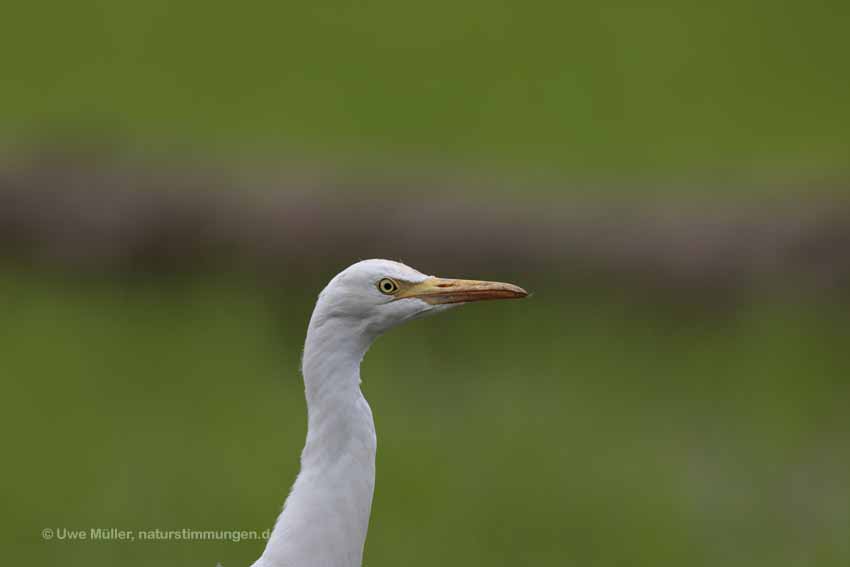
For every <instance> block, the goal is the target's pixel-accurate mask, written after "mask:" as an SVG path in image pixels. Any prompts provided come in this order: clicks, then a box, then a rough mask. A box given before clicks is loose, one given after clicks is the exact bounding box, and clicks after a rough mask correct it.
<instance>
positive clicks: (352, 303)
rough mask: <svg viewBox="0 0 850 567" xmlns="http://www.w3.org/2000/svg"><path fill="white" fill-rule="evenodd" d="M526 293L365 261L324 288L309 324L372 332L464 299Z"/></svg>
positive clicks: (385, 262)
mask: <svg viewBox="0 0 850 567" xmlns="http://www.w3.org/2000/svg"><path fill="white" fill-rule="evenodd" d="M526 295H528V293H527V292H526V291H525V290H524V289H522V288H520V287H517V286H515V285H512V284H508V283H501V282H486V281H477V280H458V279H446V278H437V277H434V276H427V275H425V274H423V273H421V272H418V271H417V270H414V269H413V268H411V267H409V266H405V265H404V264H401V263H399V262H393V261H390V260H363V261H362V262H358V263H356V264H354V265H352V266H349V267H348V268H346V269H345V270H343V271H342V272H340V273H339V274H337V275H336V277H334V278H333V279H332V280H331V281H330V283H329V284H328V285H327V287H325V289H324V290H323V291H322V293H321V294H320V295H319V300H318V302H317V303H316V310H315V311H314V314H313V319H314V321H313V323H316V324H321V323H323V322H328V321H334V322H335V323H337V324H338V325H341V326H348V327H350V328H353V329H356V330H358V331H360V332H362V333H364V334H366V335H370V336H372V337H374V336H377V335H378V334H380V333H382V332H384V331H386V330H388V329H390V328H392V327H394V326H396V325H398V324H400V323H403V322H405V321H408V320H410V319H413V318H415V317H419V316H422V315H425V314H429V313H438V312H440V311H444V310H446V309H448V308H450V307H453V306H456V305H460V304H462V303H468V302H471V301H481V300H487V299H516V298H520V297H525V296H526ZM317 318H318V320H317Z"/></svg>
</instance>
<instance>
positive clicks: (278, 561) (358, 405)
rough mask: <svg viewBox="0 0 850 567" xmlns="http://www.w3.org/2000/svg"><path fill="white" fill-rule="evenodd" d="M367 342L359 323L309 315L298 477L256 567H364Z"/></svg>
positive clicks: (369, 486)
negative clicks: (362, 378) (362, 388)
mask: <svg viewBox="0 0 850 567" xmlns="http://www.w3.org/2000/svg"><path fill="white" fill-rule="evenodd" d="M371 339H372V337H370V336H369V334H368V333H364V332H363V329H360V328H356V323H354V324H352V323H351V322H350V321H346V320H340V319H335V318H329V319H324V320H323V319H322V318H321V317H317V313H314V314H313V318H312V320H311V321H310V327H309V329H308V331H307V341H306V344H305V346H304V358H303V367H302V372H303V375H304V386H305V394H306V398H307V416H308V420H307V441H306V443H305V445H304V450H303V451H302V453H301V471H300V473H299V474H298V477H297V479H296V480H295V484H294V485H293V487H292V491H291V492H290V494H289V497H288V498H287V499H286V503H285V505H284V508H283V512H282V513H281V515H280V517H279V518H278V520H277V523H276V524H275V527H274V530H273V531H272V535H271V537H270V538H269V542H268V544H267V546H266V550H265V552H264V553H263V556H262V557H261V558H260V559H259V560H258V561H257V563H255V567H272V566H274V567H277V566H284V565H286V566H289V565H298V566H299V567H300V566H312V565H316V566H319V565H334V566H340V567H343V566H344V567H358V566H360V565H361V561H362V556H363V546H364V543H365V540H366V531H367V528H368V524H369V513H370V511H371V507H372V493H373V491H374V486H375V448H376V438H375V425H374V422H373V420H372V412H371V410H370V408H369V404H368V403H367V402H366V399H365V398H364V397H363V394H362V393H361V391H360V362H361V360H362V359H363V356H364V355H365V354H366V350H367V349H368V348H369V344H370V343H371Z"/></svg>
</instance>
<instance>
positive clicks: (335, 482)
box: [253, 260, 527, 567]
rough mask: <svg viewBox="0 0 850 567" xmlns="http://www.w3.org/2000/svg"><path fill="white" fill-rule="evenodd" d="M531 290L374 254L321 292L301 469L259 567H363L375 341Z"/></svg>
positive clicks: (312, 328) (307, 378) (310, 346)
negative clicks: (433, 273)
mask: <svg viewBox="0 0 850 567" xmlns="http://www.w3.org/2000/svg"><path fill="white" fill-rule="evenodd" d="M525 295H527V294H526V292H525V291H524V290H522V289H521V288H519V287H516V286H513V285H511V284H503V283H498V282H480V281H473V280H449V279H442V278H435V277H430V276H426V275H424V274H422V273H420V272H418V271H416V270H414V269H413V268H410V267H408V266H405V265H404V264H400V263H398V262H392V261H389V260H364V261H362V262H358V263H356V264H354V265H352V266H350V267H349V268H347V269H345V270H344V271H342V272H341V273H339V274H338V275H337V276H336V277H334V278H333V279H332V280H331V282H330V283H329V284H328V285H327V287H325V289H324V290H323V291H322V293H321V294H320V295H319V299H318V301H317V302H316V307H315V309H314V310H313V315H312V317H311V318H310V325H309V327H308V329H307V339H306V342H305V345H304V357H303V360H302V373H303V375H304V386H305V393H306V398H307V415H308V423H307V441H306V443H305V445H304V449H303V451H302V453H301V471H300V473H299V474H298V477H297V478H296V480H295V484H294V485H293V487H292V490H291V492H290V494H289V497H288V498H287V499H286V503H285V504H284V507H283V512H281V514H280V516H279V517H278V519H277V523H276V524H275V527H274V530H273V531H272V534H271V537H270V538H269V541H268V543H267V544H266V549H265V551H264V552H263V554H262V556H261V557H260V558H259V559H258V560H257V561H256V562H255V563H254V564H253V567H359V566H360V565H361V562H362V557H363V545H364V543H365V541H366V531H367V529H368V525H369V513H370V510H371V507H372V493H373V491H374V487H375V449H376V445H377V440H376V436H375V425H374V421H373V420H372V410H371V409H370V408H369V404H368V402H367V401H366V398H364V397H363V394H362V393H361V391H360V362H361V361H362V360H363V356H364V355H365V354H366V350H367V349H368V348H369V345H370V344H371V343H372V341H373V340H374V339H375V338H376V337H377V336H378V335H380V334H381V333H383V332H384V331H387V330H389V329H390V328H392V327H394V326H396V325H398V324H400V323H403V322H405V321H408V320H410V319H413V318H416V317H419V316H421V315H424V314H427V313H435V312H439V311H443V310H445V309H448V308H449V307H452V306H454V305H457V304H460V303H465V302H468V301H476V300H482V299H511V298H518V297H524V296H525Z"/></svg>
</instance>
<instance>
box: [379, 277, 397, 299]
mask: <svg viewBox="0 0 850 567" xmlns="http://www.w3.org/2000/svg"><path fill="white" fill-rule="evenodd" d="M378 290H379V291H380V292H381V293H383V294H385V295H392V294H394V293H395V292H397V291H398V284H397V283H396V282H395V280H392V279H390V278H384V279H382V280H381V281H379V282H378Z"/></svg>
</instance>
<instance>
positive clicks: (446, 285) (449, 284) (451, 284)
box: [437, 283, 455, 287]
mask: <svg viewBox="0 0 850 567" xmlns="http://www.w3.org/2000/svg"><path fill="white" fill-rule="evenodd" d="M454 285H455V284H453V283H438V284H437V287H454Z"/></svg>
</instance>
